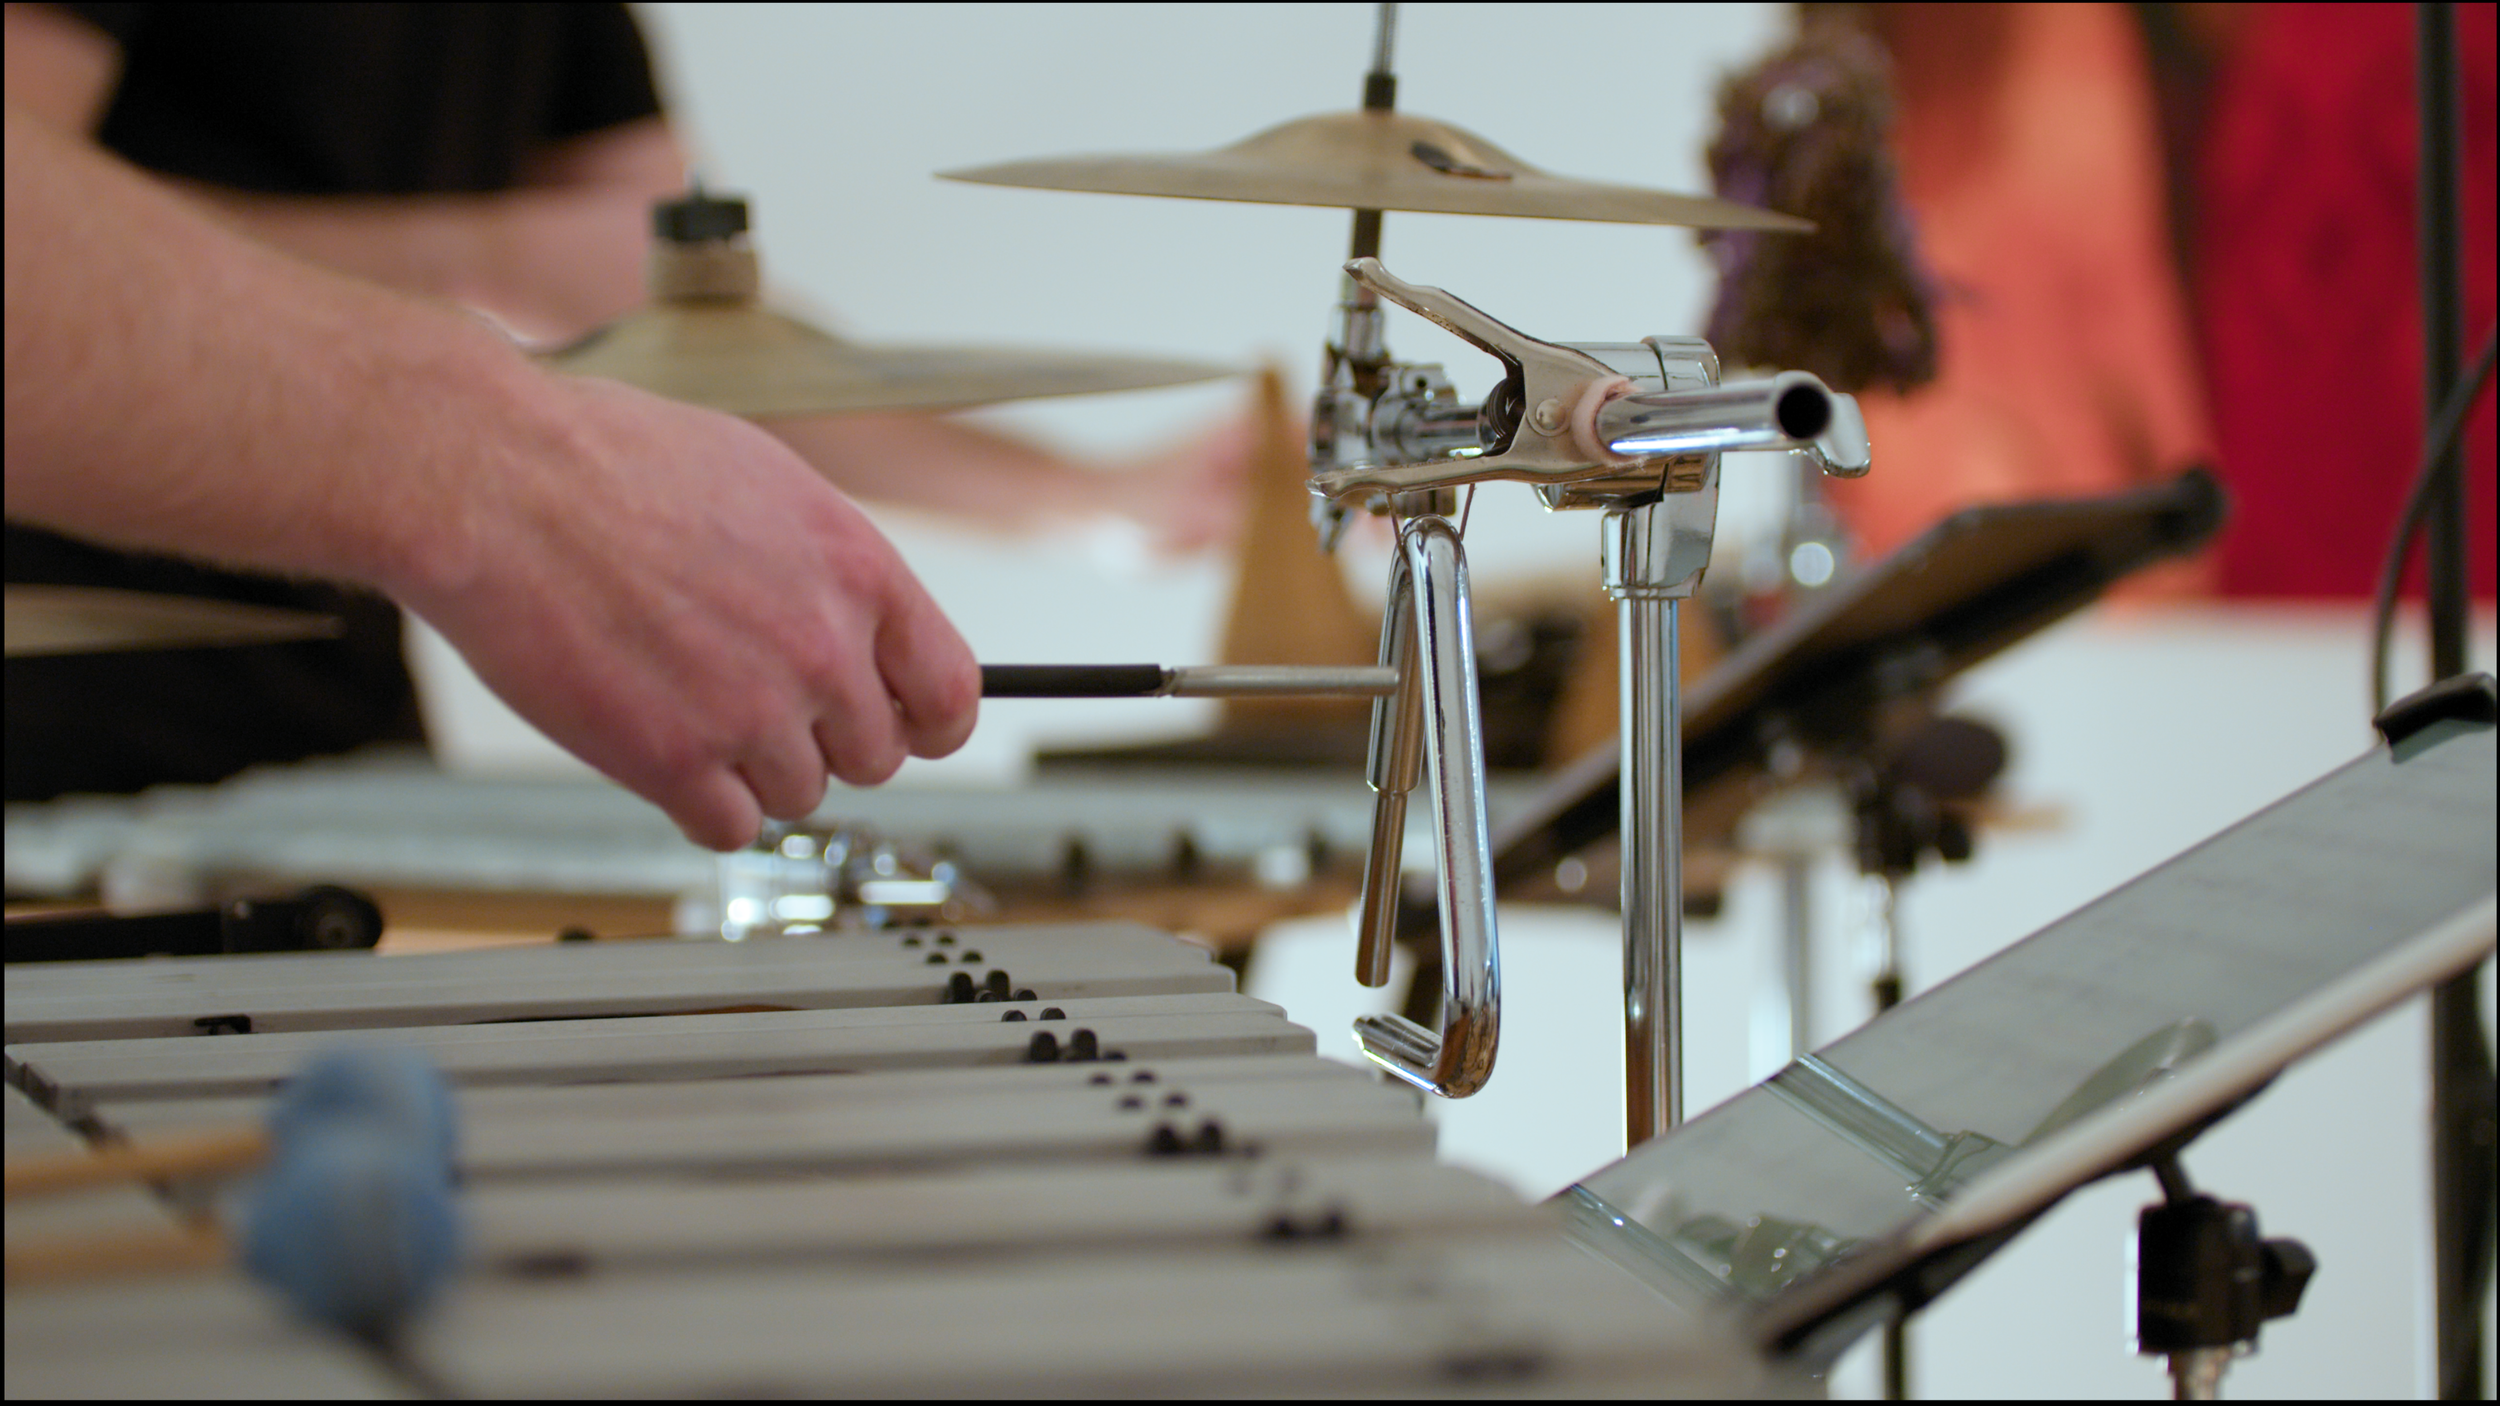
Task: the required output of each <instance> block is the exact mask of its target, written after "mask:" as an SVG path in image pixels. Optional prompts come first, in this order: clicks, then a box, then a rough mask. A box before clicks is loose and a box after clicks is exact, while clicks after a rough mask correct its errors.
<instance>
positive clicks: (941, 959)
mask: <svg viewBox="0 0 2500 1406" xmlns="http://www.w3.org/2000/svg"><path fill="white" fill-rule="evenodd" d="M924 965H927V966H932V967H942V966H945V965H946V954H945V953H943V952H932V953H930V954H929V956H928V958H927V960H926V962H925V963H924Z"/></svg>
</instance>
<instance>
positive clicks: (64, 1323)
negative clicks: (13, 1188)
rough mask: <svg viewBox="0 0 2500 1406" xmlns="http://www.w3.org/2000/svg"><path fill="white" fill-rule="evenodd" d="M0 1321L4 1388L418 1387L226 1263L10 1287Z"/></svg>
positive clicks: (112, 1393)
mask: <svg viewBox="0 0 2500 1406" xmlns="http://www.w3.org/2000/svg"><path fill="white" fill-rule="evenodd" d="M11 1214H12V1216H14V1214H15V1213H14V1212H12V1213H11ZM0 1324H5V1327H6V1334H7V1349H6V1350H7V1355H8V1367H9V1395H10V1396H12V1397H21V1396H22V1397H26V1398H29V1399H35V1400H61V1399H67V1398H79V1397H85V1398H94V1399H102V1400H120V1401H131V1400H143V1399H154V1400H188V1401H198V1400H206V1399H218V1398H223V1399H228V1400H245V1401H249V1400H270V1399H276V1400H281V1401H284V1400H306V1401H320V1400H344V1401H387V1400H405V1399H407V1398H408V1397H410V1396H411V1395H415V1394H417V1393H414V1392H412V1391H411V1390H410V1388H409V1385H408V1383H407V1382H406V1381H405V1380H404V1379H402V1378H401V1377H400V1376H399V1375H397V1374H396V1373H394V1372H392V1371H391V1370H389V1369H388V1368H386V1367H385V1366H383V1365H382V1363H381V1362H380V1361H379V1360H378V1359H377V1358H376V1357H375V1356H374V1355H373V1354H372V1353H370V1352H368V1351H365V1350H364V1349H362V1348H361V1347H359V1346H357V1345H356V1344H354V1343H352V1342H348V1341H346V1340H344V1339H341V1338H338V1337H335V1336H332V1335H330V1334H327V1333H324V1332H322V1331H320V1330H319V1329H316V1328H314V1327H312V1326H311V1325H309V1324H305V1323H301V1322H298V1321H296V1320H295V1319H292V1318H290V1317H288V1316H287V1315H286V1314H284V1313H283V1312H280V1311H278V1310H277V1308H276V1307H275V1305H274V1303H273V1301H272V1300H271V1299H270V1297H269V1296H268V1294H267V1293H265V1292H263V1291H262V1290H261V1289H260V1288H259V1287H258V1286H257V1285H254V1284H252V1283H251V1282H250V1281H249V1280H246V1279H245V1278H244V1277H243V1276H242V1275H241V1274H239V1273H235V1272H233V1271H231V1270H229V1271H226V1272H223V1273H216V1274H191V1275H186V1276H183V1277H180V1278H161V1279H139V1280H129V1279H115V1280H111V1281H106V1282H99V1283H88V1284H80V1285H76V1286H73V1287H67V1288H55V1289H45V1290H42V1291H40V1292H28V1293H16V1292H12V1293H11V1294H10V1295H9V1308H8V1313H7V1314H6V1315H5V1316H0Z"/></svg>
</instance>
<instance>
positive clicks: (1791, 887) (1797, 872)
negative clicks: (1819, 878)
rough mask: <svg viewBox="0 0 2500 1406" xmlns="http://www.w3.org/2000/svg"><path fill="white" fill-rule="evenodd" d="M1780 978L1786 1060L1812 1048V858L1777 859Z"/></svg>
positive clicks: (1792, 855) (1794, 856)
mask: <svg viewBox="0 0 2500 1406" xmlns="http://www.w3.org/2000/svg"><path fill="white" fill-rule="evenodd" d="M1780 914H1781V917H1782V918H1783V919H1785V922H1784V923H1783V924H1782V928H1783V931H1782V934H1781V935H1782V937H1784V938H1785V939H1786V940H1785V942H1784V943H1783V944H1782V946H1781V951H1780V975H1781V977H1782V978H1783V981H1784V984H1785V985H1786V986H1787V988H1788V1057H1789V1058H1790V1059H1795V1058H1796V1057H1797V1056H1799V1055H1801V1054H1804V1053H1805V1052H1806V1051H1808V1050H1810V1049H1813V1048H1814V857H1813V856H1812V855H1809V854H1784V855H1781V856H1780Z"/></svg>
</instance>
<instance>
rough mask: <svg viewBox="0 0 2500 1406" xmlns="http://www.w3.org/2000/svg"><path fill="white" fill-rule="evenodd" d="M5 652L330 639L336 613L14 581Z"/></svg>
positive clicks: (97, 650)
mask: <svg viewBox="0 0 2500 1406" xmlns="http://www.w3.org/2000/svg"><path fill="white" fill-rule="evenodd" d="M6 594H7V603H8V657H9V658H11V659H22V658H27V657H30V656H34V655H43V654H97V653H104V652H108V651H112V650H123V649H195V648H200V647H203V646H208V645H235V644H276V643H280V642H283V641H287V640H311V639H328V638H330V637H332V636H335V635H337V634H338V633H339V629H340V625H339V622H338V620H337V619H336V618H335V617H333V616H328V615H315V614H313V613H311V612H309V611H302V610H281V609H278V608H276V607H274V606H266V605H243V604H240V603H237V602H234V601H222V600H202V599H199V598H197V597H193V596H166V595H154V594H150V593H148V592H144V591H116V590H108V589H105V588H103V587H98V586H32V585H21V584H19V583H16V582H11V583H9V586H8V589H7V593H6Z"/></svg>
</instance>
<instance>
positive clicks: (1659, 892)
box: [1617, 597, 1684, 1147]
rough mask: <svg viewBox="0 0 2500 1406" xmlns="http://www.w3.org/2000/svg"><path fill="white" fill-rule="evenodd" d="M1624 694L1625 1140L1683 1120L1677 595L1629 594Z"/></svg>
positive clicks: (1635, 1140)
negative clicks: (1649, 596)
mask: <svg viewBox="0 0 2500 1406" xmlns="http://www.w3.org/2000/svg"><path fill="white" fill-rule="evenodd" d="M1617 611H1618V613H1619V618H1620V621H1621V626H1622V641H1621V645H1622V654H1621V656H1620V657H1621V658H1622V660H1623V665H1622V684H1621V687H1622V694H1623V725H1622V736H1623V783H1622V785H1621V787H1620V788H1619V789H1620V791H1621V794H1622V797H1623V813H1622V836H1623V840H1622V843H1623V1075H1624V1084H1625V1094H1624V1097H1625V1104H1624V1145H1625V1146H1626V1147H1637V1146H1639V1145H1640V1144H1641V1143H1643V1142H1646V1141H1648V1140H1649V1139H1650V1138H1653V1137H1656V1136H1657V1135H1658V1134H1660V1133H1662V1132H1665V1131H1666V1130H1667V1129H1669V1128H1672V1127H1674V1126H1675V1125H1676V1124H1678V1123H1680V1122H1682V1121H1683V1120H1684V1068H1683V1052H1684V992H1683V986H1684V982H1683V976H1684V971H1683V967H1684V961H1683V958H1684V844H1683V819H1684V756H1683V751H1684V749H1683V745H1682V739H1681V738H1680V737H1679V736H1678V729H1677V727H1676V712H1677V698H1676V690H1677V685H1678V682H1679V679H1678V677H1677V675H1678V669H1677V664H1676V647H1677V639H1676V623H1677V622H1676V602H1675V601H1673V600H1648V599H1642V598H1640V597H1627V598H1626V599H1625V600H1624V601H1623V602H1622V603H1621V604H1620V605H1619V606H1618V607H1617Z"/></svg>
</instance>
